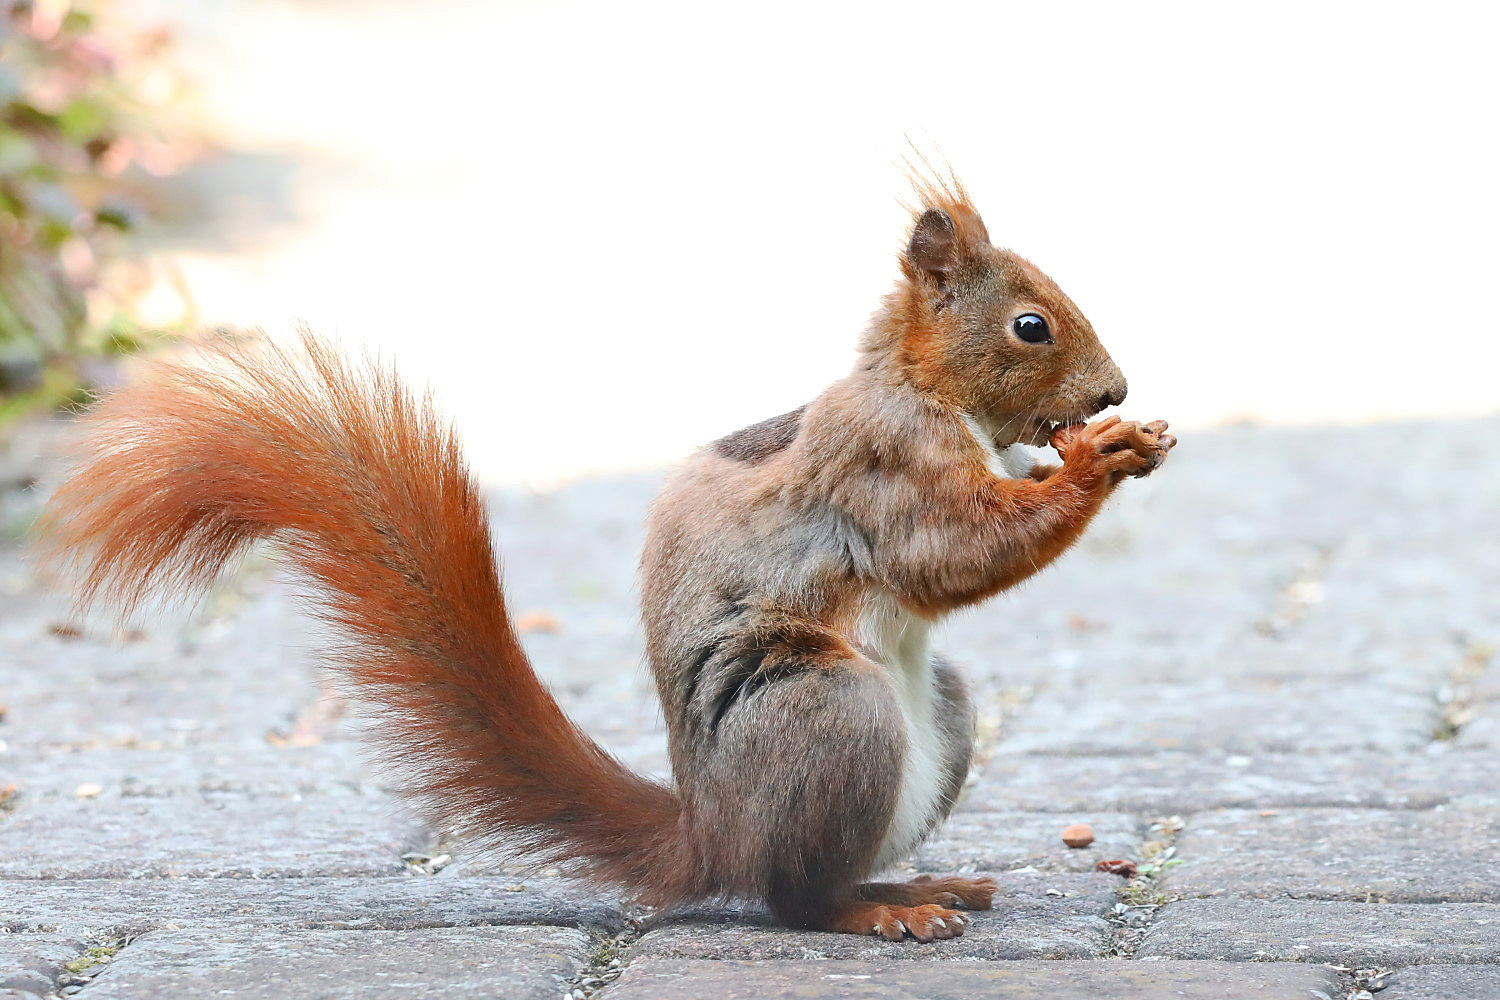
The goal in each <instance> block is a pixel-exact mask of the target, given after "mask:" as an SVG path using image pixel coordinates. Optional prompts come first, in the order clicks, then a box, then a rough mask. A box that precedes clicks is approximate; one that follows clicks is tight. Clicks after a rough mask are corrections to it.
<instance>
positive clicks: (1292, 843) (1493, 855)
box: [1161, 807, 1500, 903]
mask: <svg viewBox="0 0 1500 1000" xmlns="http://www.w3.org/2000/svg"><path fill="white" fill-rule="evenodd" d="M1497 845H1500V809H1494V808H1483V807H1478V808H1472V809H1470V808H1460V809H1442V810H1434V811H1430V812H1418V811H1413V810H1388V809H1280V810H1271V811H1270V814H1269V815H1262V813H1261V812H1259V811H1253V810H1240V809H1226V810H1223V811H1221V812H1207V813H1195V814H1193V815H1192V816H1190V817H1188V820H1187V827H1186V829H1185V830H1183V832H1182V834H1181V835H1180V836H1179V837H1178V839H1177V856H1178V857H1179V858H1181V859H1182V864H1181V865H1180V866H1178V867H1176V868H1173V869H1171V870H1170V871H1168V872H1167V873H1166V874H1165V875H1164V876H1163V878H1162V879H1161V884H1162V886H1163V887H1164V888H1165V889H1166V890H1167V891H1169V892H1173V893H1178V894H1181V895H1187V896H1193V895H1208V894H1211V893H1222V894H1225V895H1231V896H1257V897H1259V896H1292V897H1297V898H1302V899H1353V900H1365V901H1379V902H1386V901H1389V902H1413V903H1425V902H1449V901H1452V902H1460V901H1464V902H1500V874H1497V872H1496V869H1495V863H1496V860H1497Z"/></svg>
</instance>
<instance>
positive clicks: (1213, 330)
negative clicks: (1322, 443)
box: [128, 0, 1500, 482]
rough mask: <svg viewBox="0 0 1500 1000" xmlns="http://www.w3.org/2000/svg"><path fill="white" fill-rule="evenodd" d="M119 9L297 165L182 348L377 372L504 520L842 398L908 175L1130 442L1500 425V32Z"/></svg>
mask: <svg viewBox="0 0 1500 1000" xmlns="http://www.w3.org/2000/svg"><path fill="white" fill-rule="evenodd" d="M128 6H129V7H130V8H133V9H136V10H140V11H144V12H146V13H147V14H149V15H152V16H169V17H172V18H174V19H177V20H178V21H179V22H180V23H181V24H182V26H183V41H184V56H185V58H186V59H187V61H188V62H189V65H190V68H191V69H192V70H193V71H194V73H195V74H196V75H197V78H198V80H199V81H200V82H201V98H202V103H203V106H204V108H205V110H206V111H207V112H208V114H209V115H210V116H211V117H212V118H213V119H214V120H216V121H217V122H218V128H219V131H220V133H221V134H222V135H223V136H224V137H225V139H226V141H227V142H228V143H229V145H231V146H233V147H234V148H236V149H238V150H240V151H249V152H257V153H266V154H274V155H276V156H279V157H289V158H291V160H292V161H293V162H294V163H295V164H297V165H298V170H297V172H296V173H295V174H294V175H293V182H292V184H291V186H290V188H289V189H288V190H287V192H286V195H287V197H288V199H289V200H290V203H291V208H292V209H293V210H294V212H295V215H296V218H295V221H290V222H279V223H268V224H267V225H266V228H265V230H264V231H263V232H250V233H240V234H238V237H239V238H238V239H237V240H236V241H235V243H234V245H232V246H221V247H218V248H216V249H208V248H195V247H192V246H188V247H185V248H183V249H182V250H181V252H180V253H179V258H180V263H181V266H182V268H183V271H184V273H185V275H186V277H187V279H188V282H189V285H190V286H191V287H192V288H193V289H194V291H195V294H196V296H197V299H198V305H199V307H200V308H201V309H202V311H203V314H204V316H205V318H207V319H211V320H217V321H227V322H235V323H240V324H262V325H267V326H269V327H272V328H276V329H285V328H287V327H288V326H289V325H290V323H291V322H293V321H295V320H296V319H299V318H301V319H306V320H309V321H311V322H312V323H313V324H315V325H316V326H318V327H319V328H321V329H323V330H326V331H328V332H331V333H334V334H336V335H338V336H340V337H343V338H345V339H348V340H351V341H355V342H361V343H368V344H372V345H376V346H378V347H379V348H381V349H382V350H387V351H390V352H392V353H394V354H395V355H396V356H397V358H398V360H399V363H400V365H401V367H402V368H403V369H404V370H405V371H407V372H409V373H411V374H412V375H413V376H414V377H415V378H417V379H419V380H426V381H429V382H431V383H432V384H433V385H434V387H435V388H436V389H437V392H438V396H439V398H440V399H441V401H442V403H443V405H444V407H445V409H446V410H447V411H448V412H449V413H450V414H452V415H453V417H455V418H456V420H457V421H458V423H459V425H460V428H461V430H462V432H463V434H464V436H465V439H466V441H467V442H468V444H469V449H470V452H471V455H472V457H473V459H474V460H475V465H476V467H477V468H478V470H479V472H480V474H481V475H482V476H483V477H484V478H486V479H488V480H491V481H515V480H522V481H531V482H544V481H548V480H551V479H554V478H556V477H559V476H568V475H574V474H578V473H581V472H586V471H601V470H612V469H620V468H630V467H638V466H643V465H652V464H661V463H665V462H669V461H671V460H672V459H673V458H675V457H678V456H680V455H682V454H683V453H685V452H686V451H687V450H689V449H691V448H692V447H693V446H695V445H696V444H699V443H701V442H703V441H705V440H708V439H711V438H714V437H716V436H718V435H720V434H722V433H724V432H726V431H728V430H731V429H733V428H735V427H737V426H740V425H742V424H744V423H747V422H750V421H753V420H757V419H760V418H762V417H765V416H768V415H771V414H775V413H779V412H781V411H783V410H786V409H789V408H791V407H793V406H796V405H798V404H800V403H802V402H804V401H806V400H807V399H808V398H809V397H811V396H812V395H814V394H815V393H817V392H818V391H819V390H820V389H821V388H822V387H823V386H824V385H826V384H827V383H828V382H830V381H831V380H832V379H834V378H836V377H838V376H839V375H840V374H842V372H843V371H844V370H845V369H846V368H847V366H848V364H849V362H850V359H851V357H852V346H853V343H854V341H855V339H856V337H857V335H858V334H859V331H860V330H861V328H862V327H863V325H864V323H865V321H866V318H867V316H868V315H869V313H870V312H871V311H872V310H873V309H874V307H875V306H876V304H877V300H878V298H879V296H880V295H881V294H883V293H884V292H885V291H886V289H887V288H888V287H889V285H890V283H891V280H892V278H893V276H894V275H895V273H896V272H895V264H894V260H893V253H894V251H895V250H896V248H897V247H898V246H899V244H900V241H901V236H902V228H903V226H904V223H905V218H904V215H903V213H902V211H901V210H900V208H899V207H898V206H897V198H898V197H899V196H901V195H902V194H903V182H902V179H901V175H900V172H899V170H898V168H897V166H896V165H895V164H896V161H897V160H898V159H899V158H900V157H901V156H902V155H903V153H904V151H905V148H906V140H905V136H908V135H909V136H911V137H912V138H913V139H914V140H916V141H917V142H919V143H921V144H923V145H926V146H929V147H930V146H932V145H936V146H937V147H939V148H940V149H941V150H942V152H943V153H944V154H945V155H946V156H947V158H948V159H949V160H950V161H951V162H952V163H953V164H954V165H955V166H956V167H957V168H958V170H959V172H960V174H961V175H962V177H963V178H964V179H965V181H966V183H967V184H968V186H969V187H970V189H971V191H972V192H973V194H974V195H975V197H976V200H977V202H978V204H979V206H980V208H981V210H982V211H983V212H984V214H985V217H986V220H987V222H988V223H989V228H990V231H991V233H992V234H994V236H995V238H996V240H997V242H1000V243H1002V244H1005V245H1009V246H1011V247H1012V248H1014V249H1016V250H1018V251H1020V252H1021V253H1023V254H1025V255H1026V256H1028V257H1030V258H1031V259H1033V260H1034V261H1035V262H1037V263H1038V264H1039V265H1040V266H1041V267H1042V268H1043V269H1044V270H1047V271H1048V272H1049V273H1051V274H1052V275H1053V276H1054V277H1055V278H1056V279H1057V280H1058V281H1059V282H1060V283H1061V284H1062V286H1063V288H1064V289H1065V290H1067V291H1068V292H1069V293H1070V294H1071V295H1072V296H1073V297H1074V299H1075V300H1076V301H1077V302H1078V303H1079V304H1080V305H1081V306H1082V307H1083V309H1084V311H1085V312H1086V313H1087V314H1088V315H1089V316H1090V318H1091V319H1092V321H1093V323H1094V326H1095V328H1096V329H1097V330H1098V331H1099V333H1100V335H1101V337H1102V339H1103V340H1104V342H1105V344H1106V345H1107V346H1108V347H1109V348H1110V349H1111V351H1112V352H1113V354H1114V355H1115V358H1116V360H1117V361H1118V362H1119V363H1120V365H1121V367H1122V368H1123V369H1124V370H1125V372H1126V374H1127V376H1128V377H1129V379H1130V383H1131V398H1130V401H1129V402H1128V403H1127V404H1126V406H1125V412H1126V414H1127V415H1128V416H1134V417H1141V418H1156V417H1166V418H1169V419H1171V420H1173V421H1174V423H1176V424H1178V425H1179V426H1183V427H1191V426H1194V425H1205V424H1211V423H1214V422H1221V421H1226V420H1237V419H1246V418H1251V419H1258V420H1264V421H1269V422H1283V423H1284V422H1307V421H1324V420H1338V421H1364V420H1371V419H1380V418H1389V417H1399V416H1409V415H1420V414H1431V415H1455V414H1457V415H1462V414H1475V413H1492V412H1495V411H1496V410H1497V409H1500V387H1497V384H1496V380H1497V369H1500V346H1497V344H1500V321H1497V319H1496V309H1497V303H1496V274H1497V269H1500V251H1497V244H1496V237H1495V234H1496V230H1497V223H1500V197H1497V193H1496V191H1497V183H1500V156H1497V139H1496V135H1497V129H1496V120H1497V114H1496V111H1497V109H1496V103H1497V101H1496V98H1497V96H1500V72H1497V69H1496V65H1497V60H1496V59H1495V57H1494V53H1493V45H1494V39H1495V38H1496V37H1497V33H1496V29H1497V27H1500V24H1497V23H1496V18H1495V15H1494V14H1493V13H1492V11H1493V10H1494V8H1493V7H1486V6H1481V5H1478V4H1473V5H1457V4H1455V5H1445V4H1424V5H1420V6H1418V5H1402V6H1400V7H1397V6H1394V5H1390V6H1388V5H1383V4H1378V3H1361V4H1308V3H1297V4H1281V3H1257V4H1232V5H1230V4H1205V3H1191V4H1149V3H1147V4H1120V3H1109V4H1067V3H1048V4H1035V3H1030V4H1024V5H1023V4H1005V3H975V4H925V5H914V4H909V3H908V4H901V5H888V4H878V3H861V4H852V3H851V4H816V3H813V4H809V3H792V4H784V3H773V2H761V3H755V4H717V3H703V2H694V3H683V4H659V3H650V4H638V3H623V2H618V0H614V2H610V0H604V2H600V0H585V2H575V3H541V2H512V3H503V2H483V3H481V2H472V3H465V2H459V0H437V2H426V3H417V2H415V0H413V2H410V3H391V2H386V3H370V2H354V0H347V2H327V0H324V2H317V3H314V2H291V0H212V2H210V0H132V2H131V3H129V4H128ZM164 308H165V306H164Z"/></svg>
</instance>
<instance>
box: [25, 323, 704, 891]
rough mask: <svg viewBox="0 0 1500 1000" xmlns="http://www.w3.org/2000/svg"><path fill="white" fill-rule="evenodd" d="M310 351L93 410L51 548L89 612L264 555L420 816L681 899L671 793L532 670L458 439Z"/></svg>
mask: <svg viewBox="0 0 1500 1000" xmlns="http://www.w3.org/2000/svg"><path fill="white" fill-rule="evenodd" d="M303 348H304V351H305V354H306V357H305V359H304V358H298V357H296V356H294V355H293V354H291V353H290V352H287V351H284V350H278V349H270V350H267V351H265V352H258V353H257V352H252V351H249V350H246V349H244V348H235V347H221V348H220V349H218V350H217V351H216V352H215V353H214V356H213V357H212V359H211V360H212V361H213V362H214V364H213V365H211V366H204V365H194V366H184V365H170V366H163V367H161V368H159V369H158V370H157V371H156V372H155V377H154V378H152V379H150V380H148V381H144V382H142V383H139V384H136V385H133V386H129V387H127V388H124V389H121V390H120V391H118V392H116V393H114V394H113V395H112V396H110V397H109V398H108V399H106V400H105V401H104V403H103V404H102V405H101V406H100V407H99V408H98V410H97V411H96V412H95V413H94V414H93V415H92V416H90V417H89V418H88V420H87V424H88V430H89V431H90V432H91V433H90V435H89V439H88V440H89V442H90V446H91V448H92V450H91V451H90V452H89V453H88V454H87V456H86V457H85V459H84V461H83V464H82V465H81V466H80V467H79V468H78V469H77V471H76V472H75V473H74V474H73V476H72V477H71V478H70V479H69V480H68V481H67V482H66V483H65V484H64V485H63V486H62V488H61V489H60V490H59V491H58V493H57V495H56V496H55V498H54V499H53V502H52V505H51V507H50V509H49V510H48V512H47V514H46V518H45V521H44V523H43V525H42V530H43V539H44V544H45V545H47V546H49V547H50V549H51V551H52V553H53V555H54V556H56V557H57V558H59V559H60V560H62V561H63V562H65V563H71V564H73V565H74V567H75V568H76V569H77V570H79V571H81V592H82V594H83V599H84V600H85V601H88V600H92V599H94V598H96V597H105V598H109V599H112V600H114V601H116V602H118V603H120V604H121V605H123V606H125V607H129V606H131V605H132V604H133V603H134V602H135V601H137V600H138V599H139V598H140V597H141V596H142V595H144V594H145V593H146V592H147V591H148V590H155V591H184V590H190V589H192V588H196V587H199V586H202V585H204V584H206V583H208V582H210V581H211V580H213V579H214V578H215V577H216V576H217V575H218V574H219V573H220V572H221V571H222V570H223V568H224V567H225V565H226V564H227V563H229V562H230V561H231V559H232V558H233V557H235V556H236V555H238V554H239V553H241V552H242V551H243V550H244V549H245V548H246V547H247V546H248V545H249V544H251V543H252V542H254V541H256V540H257V539H261V538H271V537H274V538H275V539H277V540H278V541H279V542H280V543H281V545H282V547H283V548H284V549H285V550H286V552H287V554H288V555H289V556H290V558H291V561H292V563H293V564H294V565H295V566H296V567H297V569H298V570H299V571H300V573H301V577H302V579H303V581H304V582H305V584H306V586H307V588H308V590H310V591H311V593H312V594H314V595H315V596H316V597H317V598H318V599H319V602H320V604H319V606H320V609H321V616H322V617H323V618H324V619H325V620H326V621H328V622H329V623H331V624H332V625H333V626H335V628H336V630H337V632H338V634H339V635H340V637H341V639H342V640H343V642H342V645H341V647H340V649H339V652H338V655H337V658H336V661H335V662H336V665H337V666H338V667H339V669H340V670H341V671H342V673H343V675H344V676H345V677H347V678H348V679H349V680H351V681H352V682H353V683H354V685H355V686H356V687H357V688H358V689H360V690H361V692H362V693H363V694H365V695H367V696H368V699H369V701H370V702H371V703H372V704H374V705H376V706H379V708H378V711H379V713H380V722H381V725H379V726H378V727H377V728H375V729H374V730H373V731H374V733H375V734H376V738H377V739H378V741H379V742H380V744H381V745H382V747H383V749H384V754H383V755H382V757H381V760H382V762H383V763H384V764H386V765H388V766H390V767H391V768H392V769H393V770H394V771H395V772H396V773H397V774H398V775H399V777H400V779H401V782H402V784H403V785H404V788H405V790H406V791H407V792H408V793H409V794H410V795H412V796H413V797H415V798H417V799H418V800H420V801H423V802H425V803H426V804H427V806H428V808H429V811H430V814H431V815H432V816H434V817H435V818H436V819H438V820H439V821H441V822H442V823H444V824H448V825H450V826H451V827H452V828H456V829H458V830H460V831H461V832H463V833H465V834H467V835H469V836H471V837H474V838H476V841H477V843H478V845H480V846H483V845H486V844H492V845H497V844H504V845H505V846H506V847H507V848H508V849H512V850H515V849H521V850H525V851H528V852H529V853H530V854H532V855H534V856H535V857H537V858H538V859H539V860H541V861H544V862H547V863H552V864H564V865H568V866H570V867H571V868H572V869H574V870H576V871H579V872H580V873H582V874H586V875H589V876H591V877H592V878H594V879H596V880H599V881H603V882H612V883H618V884H622V885H624V886H627V887H629V888H631V889H634V890H637V891H640V892H643V893H646V894H648V895H650V896H652V897H654V898H657V899H661V900H670V899H672V898H675V897H678V896H681V895H684V894H687V893H689V891H690V890H689V888H688V886H687V883H688V881H689V880H688V879H687V878H686V876H685V873H684V872H683V871H682V869H681V866H680V858H679V857H678V854H679V852H678V851H677V850H676V846H677V845H676V837H677V823H678V819H679V812H680V805H679V803H678V801H677V799H676V797H675V796H674V795H673V794H672V793H671V792H670V791H669V790H668V789H666V788H663V787H662V786H660V785H657V784H655V783H653V782H649V781H646V780H644V779H642V778H640V777H637V776H636V775H634V774H632V773H631V772H630V771H628V770H627V769H626V768H624V767H623V766H622V765H620V764H619V763H618V762H617V761H615V760H614V759H613V758H611V757H610V756H609V755H608V754H606V753H605V752H604V751H603V750H601V749H600V748H599V747H598V745H597V744H595V743H594V742H593V741H592V740H590V739H589V738H588V737H586V736H585V735H584V734H583V733H581V732H580V731H579V730H578V729H577V727H575V726H574V725H573V723H572V722H571V721H570V720H569V719H568V718H567V717H566V716H565V715H564V714H563V712H562V711H561V710H560V709H559V707H558V705H557V703H556V702H555V701H554V700H553V698H552V697H551V695H550V694H549V693H548V692H547V690H546V689H545V688H544V687H543V686H542V684H541V683H540V682H539V681H538V679H537V677H536V675H535V673H534V672H533V671H532V669H531V667H530V665H529V664H528V662H527V660H526V656H525V654H524V653H523V652H522V650H521V647H520V644H519V643H518V641H517V639H516V635H515V632H514V630H513V629H512V627H511V622H510V620H509V618H508V616H507V614H506V610H505V599H504V596H503V594H502V593H501V590H500V582H499V575H498V571H497V568H496V565H495V562H494V560H493V558H492V555H491V547H490V536H489V531H488V528H487V526H486V521H485V512H484V505H483V503H482V501H481V500H480V497H479V494H478V492H477V490H476V489H475V486H474V483H473V481H472V480H471V479H470V477H469V475H468V472H467V470H466V467H465V464H464V461H463V458H462V456H461V454H460V452H459V447H458V443H457V441H456V440H455V438H454V435H453V433H452V431H451V430H450V429H449V428H448V427H446V426H445V425H444V424H443V423H442V422H441V421H440V420H439V418H438V417H437V415H436V414H435V413H434V411H433V409H432V407H431V405H430V403H429V402H428V401H427V400H421V401H419V400H417V399H415V398H413V396H412V395H411V394H410V393H409V392H408V391H407V390H406V389H405V388H404V387H403V386H402V384H401V383H400V382H399V381H398V380H397V378H396V377H395V375H394V374H393V373H392V372H391V371H390V370H388V369H384V368H380V367H377V366H374V365H366V366H364V367H363V368H360V367H356V366H354V365H351V364H349V363H347V362H345V361H343V360H341V359H340V358H339V357H338V356H337V355H336V354H335V353H334V352H333V351H332V350H331V349H330V348H329V347H328V345H326V344H325V343H323V342H322V341H319V340H317V339H316V338H314V337H312V336H311V335H304V337H303Z"/></svg>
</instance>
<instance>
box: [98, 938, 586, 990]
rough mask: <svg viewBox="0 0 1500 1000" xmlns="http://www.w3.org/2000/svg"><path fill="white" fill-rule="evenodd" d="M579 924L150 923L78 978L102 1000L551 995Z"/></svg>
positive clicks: (575, 962)
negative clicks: (359, 926)
mask: <svg viewBox="0 0 1500 1000" xmlns="http://www.w3.org/2000/svg"><path fill="white" fill-rule="evenodd" d="M590 951H591V944H590V941H589V938H588V936H587V935H585V934H583V933H582V932H580V931H577V930H572V929H567V928H558V927H465V928H451V927H449V928H439V929H431V930H426V931H422V932H416V931H316V930H311V931H309V930H303V931H292V932H285V931H267V930H263V929H256V928H234V927H223V928H212V929H208V928H205V929H195V930H180V931H155V932H152V933H150V934H146V935H145V936H143V937H141V938H139V939H137V940H136V941H134V942H132V943H131V944H129V945H128V946H126V947H125V948H124V949H123V950H122V951H121V952H120V953H119V954H118V955H117V956H115V958H114V960H113V961H112V962H111V963H110V964H109V965H108V966H106V967H105V968H104V970H103V971H102V972H101V973H100V974H99V975H98V976H97V977H96V978H95V979H94V980H93V981H92V982H91V983H89V985H88V986H87V988H86V989H87V995H88V996H89V997H91V998H92V997H98V998H102V1000H156V998H159V997H190V996H228V995H232V996H235V997H240V998H250V1000H256V998H263V1000H314V998H316V1000H337V998H346V997H347V998H349V1000H388V998H389V1000H398V998H403V997H424V998H425V997H433V996H450V995H460V994H462V995H488V996H504V997H506V998H508V1000H509V998H515V1000H543V998H545V1000H556V998H557V997H558V996H561V995H562V994H563V992H564V991H563V983H565V982H566V981H567V980H568V979H569V978H571V977H572V976H573V975H574V974H576V973H577V972H578V971H579V970H580V969H581V968H583V966H584V965H585V964H586V963H587V961H588V955H589V952H590Z"/></svg>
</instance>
